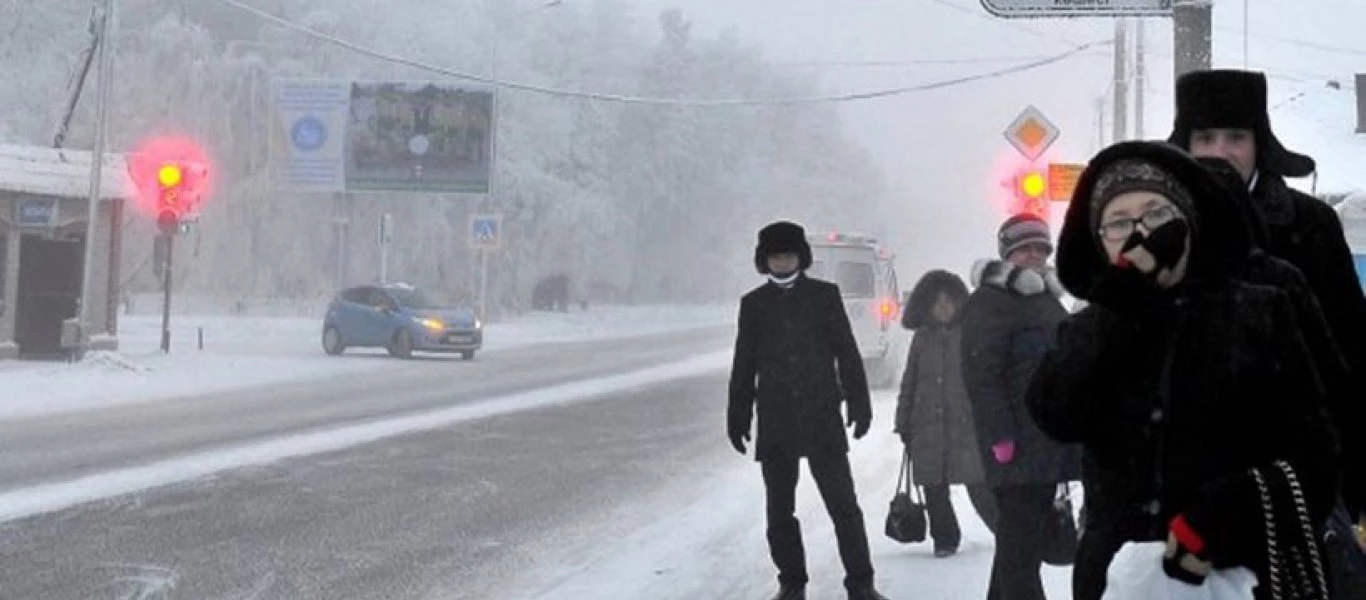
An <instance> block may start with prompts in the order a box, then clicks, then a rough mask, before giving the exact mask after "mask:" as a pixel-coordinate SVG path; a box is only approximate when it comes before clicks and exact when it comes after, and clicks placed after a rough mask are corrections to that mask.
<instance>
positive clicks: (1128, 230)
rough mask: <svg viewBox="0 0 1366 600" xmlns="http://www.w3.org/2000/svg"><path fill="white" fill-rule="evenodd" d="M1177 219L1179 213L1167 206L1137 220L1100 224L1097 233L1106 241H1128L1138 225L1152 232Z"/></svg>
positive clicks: (1116, 220) (1145, 214)
mask: <svg viewBox="0 0 1366 600" xmlns="http://www.w3.org/2000/svg"><path fill="white" fill-rule="evenodd" d="M1179 218H1181V212H1180V211H1178V210H1177V209H1176V207H1175V206H1170V205H1168V206H1163V207H1160V208H1154V209H1152V210H1150V211H1148V212H1146V213H1143V216H1141V217H1139V218H1137V219H1115V220H1113V221H1110V222H1109V223H1105V224H1102V225H1101V226H1100V229H1099V230H1097V232H1098V233H1100V236H1101V237H1103V238H1105V239H1106V240H1108V241H1111V242H1122V241H1124V240H1127V239H1129V236H1131V235H1133V234H1134V228H1135V227H1137V226H1138V225H1140V224H1141V225H1143V229H1145V230H1148V231H1152V230H1154V229H1157V228H1158V227H1161V226H1163V225H1166V224H1167V223H1168V222H1170V221H1172V220H1174V219H1179Z"/></svg>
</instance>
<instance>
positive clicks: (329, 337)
mask: <svg viewBox="0 0 1366 600" xmlns="http://www.w3.org/2000/svg"><path fill="white" fill-rule="evenodd" d="M345 351H346V345H345V344H342V337H341V332H340V331H337V328H336V327H328V328H327V329H324V330H323V352H326V353H328V354H330V355H332V356H337V355H338V354H341V353H342V352H345Z"/></svg>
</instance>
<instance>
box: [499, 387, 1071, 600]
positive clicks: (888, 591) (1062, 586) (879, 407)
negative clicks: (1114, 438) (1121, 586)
mask: <svg viewBox="0 0 1366 600" xmlns="http://www.w3.org/2000/svg"><path fill="white" fill-rule="evenodd" d="M895 406H896V399H895V396H894V395H892V394H891V393H882V394H878V395H877V397H876V400H875V407H874V413H875V415H878V416H881V418H882V419H883V421H882V423H883V424H884V426H885V424H886V418H887V416H889V415H891V414H893V412H894V410H895ZM877 429H878V428H876V427H875V431H873V432H872V433H870V434H869V435H868V437H867V438H865V439H863V440H859V441H851V450H850V455H849V459H850V462H851V464H852V466H853V470H854V477H855V480H856V484H857V489H858V493H859V503H860V505H861V506H862V507H863V510H864V520H865V525H866V527H867V529H868V539H869V543H870V545H871V547H872V548H871V549H872V555H873V567H874V568H875V569H876V570H877V580H878V585H879V588H880V589H881V591H882V592H883V593H884V594H885V595H887V596H888V597H889V598H890V599H891V600H904V599H908V598H913V599H915V600H972V599H974V598H983V597H985V596H986V586H987V577H988V574H989V572H990V570H991V556H992V552H993V549H994V547H995V545H994V541H993V538H992V536H991V534H990V532H988V531H987V529H986V527H985V526H984V525H983V524H982V522H981V521H980V520H979V519H978V518H977V515H976V513H975V512H974V511H973V509H972V505H971V503H970V502H969V501H968V498H967V492H966V490H965V489H963V488H962V487H961V486H959V487H955V489H954V490H953V499H954V504H955V507H956V509H957V513H958V518H959V524H960V526H961V528H962V531H963V541H962V547H961V550H960V552H959V554H958V555H957V556H954V557H951V558H947V559H937V558H934V556H933V548H932V545H931V544H929V543H922V544H912V545H902V544H899V543H897V542H894V541H892V540H890V539H888V538H887V537H885V536H884V535H882V525H883V520H884V519H885V518H886V516H887V507H888V504H889V502H890V500H891V498H892V495H893V494H894V492H895V488H896V473H897V469H898V468H899V466H900V465H899V461H900V451H901V445H900V441H898V440H897V439H896V437H895V436H893V435H891V434H889V433H887V432H885V431H879V430H877ZM730 458H731V459H732V460H729V461H726V463H727V465H728V466H724V467H718V468H716V469H714V470H713V471H712V472H710V473H709V475H708V476H707V477H706V478H705V479H703V480H691V481H679V482H676V483H677V487H673V488H670V489H669V490H668V491H667V492H666V493H661V494H660V496H659V497H658V498H656V499H654V502H655V504H654V505H653V506H650V505H645V504H643V503H642V504H637V505H633V506H631V507H630V510H631V511H632V512H633V513H638V514H643V515H648V514H653V515H655V517H654V518H653V519H651V520H652V521H654V522H653V524H651V525H648V526H645V527H642V528H640V529H637V530H635V531H634V532H633V533H631V534H630V535H627V536H625V537H621V538H618V539H610V540H609V539H604V538H595V539H591V540H586V541H585V542H584V544H583V547H582V548H581V552H582V554H580V556H581V557H582V558H581V560H580V561H578V562H576V563H569V564H561V565H558V566H557V568H554V569H549V570H545V571H541V572H538V573H534V574H532V575H529V576H528V577H526V578H525V579H524V580H522V581H520V582H519V583H518V585H517V586H516V587H514V588H513V591H512V592H511V593H510V594H509V595H508V597H514V598H534V599H535V600H575V599H588V598H646V597H648V598H657V599H661V600H663V599H677V600H684V599H693V598H725V599H730V598H736V599H746V598H751V599H752V598H766V597H768V595H771V594H772V592H773V591H775V590H776V587H777V583H776V580H775V579H774V578H775V577H776V572H775V571H774V570H773V567H772V564H771V562H770V561H769V559H768V546H767V544H766V542H765V538H764V523H763V511H764V489H763V482H762V481H761V478H760V474H759V468H758V466H757V465H756V464H755V463H754V462H753V459H752V457H745V458H743V459H742V458H741V457H739V456H738V455H736V454H734V453H733V451H731V454H730ZM1074 487H1075V486H1074ZM1077 492H1078V495H1077V496H1076V497H1075V501H1076V503H1077V505H1078V506H1080V500H1081V497H1080V489H1079V488H1078V489H1077ZM797 507H798V508H797V510H798V518H799V520H800V521H801V524H802V535H803V537H804V538H805V539H806V554H807V563H808V570H809V571H810V576H811V580H812V581H811V584H810V587H809V589H808V597H810V598H812V599H813V600H815V599H821V598H831V599H833V598H840V597H843V596H842V593H843V587H842V581H843V577H844V572H843V567H842V565H841V563H840V560H839V554H838V552H837V549H836V546H835V536H834V530H833V527H832V525H831V522H830V518H829V517H828V516H827V515H826V514H825V509H824V505H823V504H822V503H821V499H820V494H819V493H818V492H817V490H816V486H815V483H814V482H813V481H812V480H811V477H810V473H809V472H808V471H806V470H805V469H803V473H802V479H801V483H800V485H799V488H798V496H797ZM1070 577H1071V569H1070V568H1054V567H1048V566H1045V567H1044V587H1045V590H1046V591H1047V593H1048V597H1049V598H1050V600H1066V599H1068V598H1071V589H1070V583H1069V582H1070Z"/></svg>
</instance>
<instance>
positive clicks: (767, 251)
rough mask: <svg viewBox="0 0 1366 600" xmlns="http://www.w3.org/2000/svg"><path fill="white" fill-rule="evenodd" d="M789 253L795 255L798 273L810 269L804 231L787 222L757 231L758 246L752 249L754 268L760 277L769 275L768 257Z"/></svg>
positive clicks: (809, 257)
mask: <svg viewBox="0 0 1366 600" xmlns="http://www.w3.org/2000/svg"><path fill="white" fill-rule="evenodd" d="M788 252H791V253H793V254H796V255H797V259H798V263H799V266H798V267H797V270H798V271H805V270H807V269H810V268H811V260H812V258H811V243H810V242H807V241H806V230H805V229H803V228H802V226H801V225H798V224H796V223H792V222H789V221H778V222H776V223H771V224H769V225H768V226H767V227H764V228H763V229H760V230H759V244H758V246H756V247H755V248H754V268H755V269H758V271H759V274H760V275H769V274H770V273H769V269H768V257H770V256H773V255H774V254H786V253H788Z"/></svg>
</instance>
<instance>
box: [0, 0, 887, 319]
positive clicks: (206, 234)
mask: <svg viewBox="0 0 1366 600" xmlns="http://www.w3.org/2000/svg"><path fill="white" fill-rule="evenodd" d="M42 4H43V7H42V8H43V9H42V10H32V6H33V3H32V2H31V1H30V0H9V1H7V2H3V3H0V23H3V25H0V29H3V30H4V31H3V34H4V35H3V36H0V39H3V40H5V42H4V43H3V44H0V78H3V79H4V80H5V81H10V82H14V81H22V82H24V85H22V86H5V87H4V88H3V90H2V91H0V140H5V141H7V142H9V143H20V144H33V145H47V144H50V143H51V139H52V133H53V131H54V129H55V127H56V124H57V123H58V122H59V121H60V119H61V115H62V113H63V110H64V107H65V105H66V102H67V98H68V96H69V94H70V89H71V88H72V79H74V73H76V72H77V71H78V68H79V62H80V61H79V57H80V53H81V51H82V50H83V49H84V48H85V47H86V46H87V45H88V44H89V40H90V34H89V32H88V22H89V17H90V8H91V5H90V2H89V1H88V0H45V1H44V2H43V3H42ZM252 4H253V6H256V7H258V8H261V9H262V10H265V11H268V12H270V13H273V14H275V15H279V16H281V17H284V18H287V19H289V20H291V21H294V22H296V23H300V24H304V25H307V26H309V27H312V28H316V29H318V30H320V31H323V32H326V33H327V34H330V35H333V36H336V37H337V38H340V39H343V40H346V41H350V42H354V43H356V44H359V45H362V46H366V47H369V48H372V49H374V50H376V51H379V52H384V53H390V54H394V55H399V56H403V57H406V58H411V59H414V60H419V61H422V62H424V63H427V64H430V65H437V66H440V67H444V68H446V69H450V70H453V71H459V72H466V73H473V74H479V75H485V76H489V77H493V78H495V79H499V80H504V81H513V82H520V83H530V84H535V85H538V86H543V87H546V88H554V89H560V90H568V91H591V92H596V93H605V94H613V95H621V96H631V97H643V98H655V99H681V100H687V101H695V100H713V99H768V98H794V97H795V98H800V97H809V96H814V95H819V94H820V93H821V91H822V89H821V85H820V81H818V80H817V79H816V78H814V76H812V75H811V74H809V73H804V72H792V71H791V70H788V71H782V70H779V69H775V68H774V67H771V66H767V65H766V64H765V61H764V57H763V56H762V55H761V54H760V52H759V51H758V50H756V49H755V47H754V46H753V45H752V44H749V43H747V42H746V40H743V39H739V37H738V36H737V35H736V34H734V33H732V32H728V33H722V34H720V35H715V36H710V37H704V36H701V35H699V34H697V33H694V31H693V29H692V27H691V24H690V22H689V20H688V16H687V15H686V14H683V13H682V12H680V11H676V10H670V11H664V12H662V13H659V14H650V15H636V14H634V13H633V12H632V10H631V9H630V7H629V6H628V2H627V1H626V0H576V1H574V2H558V3H556V2H552V3H548V4H546V3H543V2H540V1H533V0H524V1H522V2H510V1H506V0H258V1H256V2H254V3H252ZM116 28H117V29H116V31H117V33H116V36H115V38H114V47H115V49H116V56H115V65H114V76H115V79H114V84H113V92H112V97H111V102H112V105H111V109H110V110H111V112H110V115H111V118H110V129H109V136H110V137H109V144H110V150H111V151H125V150H127V149H129V148H132V147H134V146H135V145H136V144H137V142H138V141H139V140H141V139H143V138H145V137H147V136H149V135H158V134H182V135H187V136H191V137H193V138H195V139H198V140H201V141H202V143H203V144H204V145H205V146H207V147H208V149H209V151H210V152H211V154H212V156H213V157H214V166H215V168H216V169H217V172H218V176H217V178H216V180H217V185H216V189H215V190H214V193H213V196H212V198H211V199H210V201H209V202H208V203H207V205H206V206H205V208H204V210H203V212H202V219H201V221H200V222H199V223H198V224H197V225H196V226H195V227H194V228H193V230H192V231H191V232H190V233H189V234H188V235H187V236H183V237H182V242H181V243H182V246H181V248H184V250H182V251H179V252H178V253H177V256H178V258H177V275H176V277H177V287H178V288H180V289H181V290H183V291H185V292H187V293H202V294H213V295H228V296H231V295H241V296H243V297H265V296H270V297H289V298H314V297H321V296H327V295H330V294H331V293H332V292H333V291H335V289H336V287H337V282H336V271H337V268H338V267H337V264H338V262H340V261H342V260H344V262H345V269H346V283H347V284H355V283H362V282H369V281H373V280H374V279H375V278H376V277H377V275H378V263H379V258H378V256H379V250H378V247H377V243H376V234H375V229H376V227H377V223H378V221H379V219H380V215H381V214H383V213H386V212H387V213H392V214H393V218H394V223H395V230H396V237H395V243H394V246H393V250H392V251H391V253H390V262H389V273H390V274H391V275H390V279H396V280H403V281H408V282H411V283H414V284H417V285H421V286H427V287H431V288H432V289H438V290H442V291H444V292H446V293H449V294H451V295H453V296H463V295H467V294H469V293H470V291H471V289H472V286H473V285H474V284H475V283H476V281H477V261H476V260H474V259H473V257H472V254H473V253H472V252H471V251H470V250H468V249H467V248H466V236H465V230H466V227H467V222H468V218H469V215H470V214H471V213H472V211H476V210H478V209H479V208H481V205H480V203H481V202H482V201H483V199H482V197H479V196H461V195H441V196H437V195H430V194H427V195H421V194H373V195H371V194H351V195H349V197H347V198H346V200H345V201H344V202H340V203H336V206H340V207H341V212H342V215H336V214H334V212H336V211H335V209H334V200H333V198H332V197H330V196H328V195H319V194H298V193H292V192H288V191H284V190H276V189H274V186H272V184H271V181H270V177H269V170H268V167H269V157H270V149H269V144H268V140H267V138H268V136H267V127H268V124H267V120H268V119H269V118H270V114H271V111H272V109H273V108H272V106H271V102H272V97H271V93H270V86H271V81H272V79H273V78H311V79H354V80H380V81H383V80H389V81H450V78H447V77H445V76H442V75H440V74H436V73H431V72H427V71H425V70H419V69H416V68H411V67H406V66H401V65H396V64H393V63H391V62H386V61H381V60H378V59H375V58H371V57H367V56H364V55H361V54H358V53H355V52H352V51H349V50H347V49H344V48H340V47H338V46H336V45H332V44H328V43H326V42H323V41H320V40H315V39H311V38H309V37H307V36H305V35H302V34H300V33H299V32H295V31H290V30H288V29H285V28H283V27H280V26H278V25H274V24H270V23H268V22H266V21H264V20H262V19H260V18H259V17H257V16H254V15H252V14H249V13H246V12H243V11H241V10H238V9H236V8H233V7H231V6H228V5H225V4H222V3H219V2H215V1H207V0H206V1H195V2H191V1H184V0H182V1H181V2H179V3H178V4H174V3H167V2H137V1H134V0H125V1H123V2H120V10H119V13H118V17H117V20H116ZM91 80H92V81H93V77H92V78H91ZM93 88H94V86H93V85H91V84H88V85H87V86H86V93H84V94H83V96H82V99H81V102H80V105H79V106H78V108H77V112H76V115H75V119H74V121H73V124H72V129H71V133H70V134H69V136H68V138H67V144H66V145H67V146H68V147H73V148H89V147H90V146H91V141H92V138H93V115H94V108H93V105H94V102H93V92H92V91H91V90H92V89H93ZM498 112H499V114H498V122H497V139H496V147H497V162H496V165H495V168H496V173H497V174H496V179H495V186H496V188H495V193H494V194H493V196H492V199H491V201H492V205H493V206H492V207H491V208H492V209H493V210H494V211H496V212H501V213H503V214H504V215H505V218H506V220H507V221H506V223H507V224H506V233H505V236H506V246H505V248H504V250H503V251H501V252H499V253H498V254H496V255H494V257H493V258H492V261H491V267H490V285H491V292H490V294H491V300H492V301H491V304H496V305H497V308H498V309H502V310H513V311H516V310H520V309H522V308H524V307H525V305H526V304H527V299H528V297H529V294H530V290H531V288H532V286H533V285H534V284H535V282H536V281H537V280H539V279H540V278H542V277H545V276H548V275H551V274H555V273H561V272H563V273H568V274H570V275H571V277H572V279H573V282H574V284H573V285H574V286H575V287H576V289H577V293H578V294H581V295H583V296H585V297H588V298H590V299H599V300H612V299H615V300H621V301H629V302H651V301H670V302H690V301H710V300H718V299H724V298H726V297H727V296H728V295H733V294H734V293H735V292H736V291H738V290H740V289H742V288H743V287H744V286H745V285H747V284H748V283H749V282H750V281H752V272H751V271H747V266H748V265H749V264H750V260H751V258H750V253H751V251H752V250H751V248H752V245H753V239H752V236H753V232H754V230H755V228H756V226H757V225H759V224H761V222H762V221H763V220H765V219H768V218H772V217H778V216H784V217H790V218H796V219H802V220H805V221H808V222H810V223H812V224H819V225H821V226H826V227H830V226H839V227H850V226H853V227H865V226H868V225H869V224H870V223H872V222H875V221H876V219H875V214H874V213H875V207H876V206H877V203H878V201H879V196H880V194H881V193H882V185H881V183H880V182H881V181H882V179H881V177H880V175H879V173H877V172H876V167H874V166H873V164H872V162H871V161H870V160H869V159H868V157H867V155H866V152H865V150H863V149H862V148H860V147H859V146H858V145H857V144H856V143H855V142H853V141H851V136H850V135H848V133H847V131H846V129H845V127H844V126H843V125H842V124H841V121H840V117H839V115H838V114H837V109H836V108H835V107H833V106H830V105H822V104H809V105H798V106H746V107H715V106H697V105H693V106H689V105H687V103H686V102H684V103H676V102H675V103H634V104H633V103H621V102H612V101H602V100H592V99H585V98H583V97H580V96H576V95H574V94H547V93H541V92H528V91H518V90H507V89H503V90H500V98H499V107H498ZM337 216H347V217H349V223H350V225H349V227H348V229H347V233H346V235H345V236H344V238H345V241H344V244H345V245H346V247H345V249H344V252H339V249H338V248H337V241H336V240H337V234H336V229H335V226H334V224H333V222H334V219H335V218H336V217H337ZM127 227H128V228H127V232H128V233H127V237H126V242H125V248H124V253H123V275H122V278H123V287H124V289H123V290H121V291H122V292H123V293H125V294H135V293H143V292H149V291H153V290H155V289H157V287H158V283H157V279H156V277H155V276H154V274H153V273H152V272H151V271H152V269H151V268H149V265H150V262H151V256H152V241H151V240H152V237H153V233H154V226H153V225H152V224H151V223H150V222H148V219H146V218H145V217H140V216H138V215H135V214H134V213H133V212H132V211H130V212H129V213H128V223H127ZM339 254H344V255H345V257H346V258H345V259H339V258H338V256H339Z"/></svg>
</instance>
